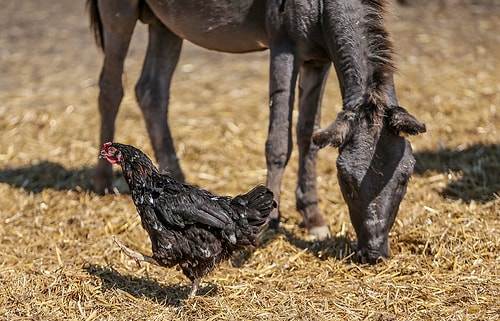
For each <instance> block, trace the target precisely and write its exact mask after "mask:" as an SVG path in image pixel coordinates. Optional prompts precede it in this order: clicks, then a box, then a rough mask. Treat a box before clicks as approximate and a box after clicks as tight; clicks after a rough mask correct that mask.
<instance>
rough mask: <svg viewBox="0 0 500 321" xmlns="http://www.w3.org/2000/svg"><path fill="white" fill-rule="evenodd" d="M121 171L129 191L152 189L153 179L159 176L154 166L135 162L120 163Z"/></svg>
mask: <svg viewBox="0 0 500 321" xmlns="http://www.w3.org/2000/svg"><path fill="white" fill-rule="evenodd" d="M122 171H123V177H124V178H125V181H126V182H127V184H128V185H129V188H130V189H134V188H140V187H147V186H149V187H152V185H153V181H154V179H153V177H154V176H156V175H159V172H158V170H157V169H156V168H155V167H154V166H149V165H148V164H141V163H137V162H124V163H122Z"/></svg>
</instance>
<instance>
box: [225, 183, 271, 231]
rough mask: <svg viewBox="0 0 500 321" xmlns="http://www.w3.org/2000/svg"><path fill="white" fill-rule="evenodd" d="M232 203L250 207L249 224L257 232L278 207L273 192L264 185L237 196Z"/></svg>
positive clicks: (248, 212)
mask: <svg viewBox="0 0 500 321" xmlns="http://www.w3.org/2000/svg"><path fill="white" fill-rule="evenodd" d="M231 203H232V204H238V205H240V206H244V207H246V208H247V209H249V211H246V214H247V220H248V224H249V225H250V226H252V227H254V229H253V230H254V231H255V232H259V231H260V230H261V229H262V228H263V227H264V226H265V224H266V222H267V217H268V216H269V214H270V213H271V211H272V210H273V209H274V208H276V207H277V204H276V202H275V201H274V194H273V192H272V191H271V190H270V189H268V188H267V187H265V186H263V185H258V186H256V187H254V188H253V189H252V190H251V191H250V192H248V193H246V194H243V195H238V196H236V197H235V198H234V199H233V200H232V201H231Z"/></svg>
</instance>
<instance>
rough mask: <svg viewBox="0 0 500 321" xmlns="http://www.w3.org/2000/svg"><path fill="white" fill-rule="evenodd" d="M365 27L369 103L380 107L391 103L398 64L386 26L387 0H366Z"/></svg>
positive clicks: (364, 2)
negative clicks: (395, 62)
mask: <svg viewBox="0 0 500 321" xmlns="http://www.w3.org/2000/svg"><path fill="white" fill-rule="evenodd" d="M363 4H365V15H364V27H365V30H366V34H367V37H368V53H367V59H368V70H369V73H371V77H370V76H369V78H368V79H367V84H366V86H367V88H366V89H367V97H366V99H367V100H368V101H367V103H372V104H374V105H375V106H377V107H378V108H382V109H383V108H384V107H387V106H388V105H389V98H388V97H389V90H390V84H391V79H392V75H393V73H394V72H395V71H396V66H395V65H394V62H393V55H394V49H393V45H392V41H391V40H390V38H389V33H388V32H387V30H386V28H385V26H384V16H385V15H386V14H387V6H388V4H387V0H365V1H363Z"/></svg>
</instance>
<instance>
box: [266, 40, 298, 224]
mask: <svg viewBox="0 0 500 321" xmlns="http://www.w3.org/2000/svg"><path fill="white" fill-rule="evenodd" d="M270 49H271V66H270V78H269V95H270V100H269V107H270V115H269V133H268V137H267V141H266V163H267V183H266V184H267V187H268V188H269V189H271V191H273V193H274V199H275V201H276V202H277V203H278V204H279V201H280V196H281V181H282V179H283V174H284V171H285V167H286V165H287V163H288V160H289V159H290V154H291V152H292V131H291V123H292V111H293V102H294V94H295V83H296V81H297V73H298V63H297V59H296V57H295V55H294V52H293V49H294V48H293V45H292V44H289V43H279V44H274V45H272V46H271V48H270ZM279 220H280V211H279V205H278V208H277V209H275V210H273V212H272V213H271V215H270V216H269V226H270V227H271V228H277V227H278V225H279Z"/></svg>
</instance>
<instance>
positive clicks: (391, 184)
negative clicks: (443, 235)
mask: <svg viewBox="0 0 500 321" xmlns="http://www.w3.org/2000/svg"><path fill="white" fill-rule="evenodd" d="M373 107H374V106H373V105H372V106H370V107H367V106H366V105H362V106H360V107H358V108H355V109H354V110H343V111H342V112H340V113H339V115H338V116H337V119H336V120H335V121H334V122H333V123H331V124H330V125H329V126H328V127H326V128H324V129H322V130H319V131H317V132H315V133H314V134H313V138H312V139H313V142H314V143H315V144H316V145H318V146H320V147H325V146H327V145H331V146H333V147H338V148H339V156H338V159H337V170H338V181H339V185H340V188H341V190H342V194H343V196H344V199H345V201H346V203H347V205H348V207H349V215H350V217H351V222H352V224H353V226H354V229H355V230H356V234H357V237H358V244H357V251H356V258H357V260H358V261H360V262H362V263H375V262H376V261H377V259H379V258H381V257H388V256H389V255H390V252H389V231H390V229H391V227H392V225H393V223H394V219H395V217H396V213H397V211H398V209H399V204H400V203H401V200H402V199H403V196H404V194H405V192H406V186H407V184H408V180H409V178H410V175H411V174H412V172H413V167H414V165H415V159H414V157H413V155H412V150H411V145H410V143H409V141H408V140H407V139H406V138H405V137H404V136H405V135H416V134H419V133H423V132H425V125H424V124H422V123H420V122H419V121H418V120H417V119H416V118H415V117H414V116H412V115H410V114H409V113H408V112H407V111H406V110H405V109H403V108H401V107H390V108H387V109H385V110H379V112H378V113H379V114H380V116H378V117H377V112H376V111H375V113H374V109H373ZM375 110H376V107H375Z"/></svg>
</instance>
